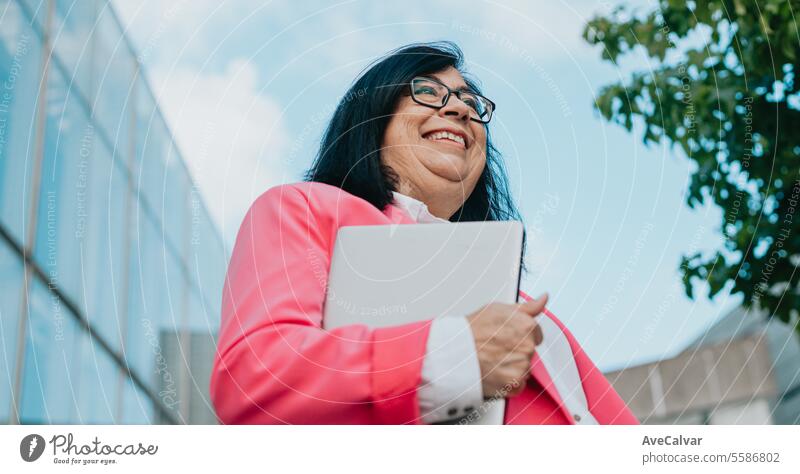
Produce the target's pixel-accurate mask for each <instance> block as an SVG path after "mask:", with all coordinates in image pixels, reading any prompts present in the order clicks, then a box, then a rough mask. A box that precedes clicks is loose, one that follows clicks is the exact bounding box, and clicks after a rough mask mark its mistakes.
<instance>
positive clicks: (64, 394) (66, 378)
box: [20, 278, 83, 424]
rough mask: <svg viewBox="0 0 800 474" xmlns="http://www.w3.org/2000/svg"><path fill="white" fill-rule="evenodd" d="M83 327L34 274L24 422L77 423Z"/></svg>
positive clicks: (23, 410)
mask: <svg viewBox="0 0 800 474" xmlns="http://www.w3.org/2000/svg"><path fill="white" fill-rule="evenodd" d="M82 337H83V331H82V330H81V329H80V328H79V327H78V325H77V323H76V321H75V318H74V317H73V316H72V315H71V314H70V313H69V312H68V310H67V309H66V308H65V307H64V306H63V305H62V304H61V303H60V301H59V300H58V299H56V298H55V297H54V296H53V294H52V293H50V291H49V290H48V289H47V287H46V286H45V285H44V284H43V283H42V282H41V281H39V280H38V278H34V279H33V281H32V285H31V288H30V297H29V299H28V327H27V333H26V338H25V342H26V346H25V368H24V374H23V380H22V398H21V400H20V421H22V422H23V423H48V424H58V423H73V422H75V421H76V406H77V402H76V400H77V397H78V390H77V388H78V386H79V381H80V372H79V371H78V370H76V368H77V367H78V364H79V363H80V360H81V357H80V353H79V347H80V340H81V339H82Z"/></svg>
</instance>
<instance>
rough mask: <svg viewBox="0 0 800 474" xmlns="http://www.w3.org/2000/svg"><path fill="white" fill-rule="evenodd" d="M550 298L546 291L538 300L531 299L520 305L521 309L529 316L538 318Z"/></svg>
mask: <svg viewBox="0 0 800 474" xmlns="http://www.w3.org/2000/svg"><path fill="white" fill-rule="evenodd" d="M548 297H549V295H548V294H547V292H546V291H545V292H544V293H542V294H541V295H540V296H539V297H538V298H536V299H531V300H528V301H525V302H524V303H520V304H519V309H520V310H522V311H523V312H525V313H527V314H530V315H531V316H536V315H537V314H539V313H541V312H542V310H543V309H544V306H545V305H546V304H547V298H548Z"/></svg>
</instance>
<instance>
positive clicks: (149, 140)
mask: <svg viewBox="0 0 800 474" xmlns="http://www.w3.org/2000/svg"><path fill="white" fill-rule="evenodd" d="M136 83H137V90H136V157H135V158H136V159H135V163H136V164H135V165H134V168H133V175H134V182H135V183H136V185H135V186H134V187H135V189H136V194H137V196H138V197H139V199H140V200H142V201H144V202H146V203H147V204H148V209H149V210H150V211H151V212H152V213H153V216H154V218H155V219H156V220H157V221H158V222H160V221H161V217H162V208H161V205H162V203H163V198H162V194H163V193H164V166H165V162H166V159H167V156H168V155H169V150H170V146H171V142H170V138H169V133H168V131H167V126H166V124H165V123H164V121H163V119H162V118H161V115H159V114H158V113H157V112H156V106H155V101H154V100H153V97H152V95H151V94H150V91H149V90H148V89H147V87H145V85H144V82H143V81H142V80H141V79H138V80H137V81H136Z"/></svg>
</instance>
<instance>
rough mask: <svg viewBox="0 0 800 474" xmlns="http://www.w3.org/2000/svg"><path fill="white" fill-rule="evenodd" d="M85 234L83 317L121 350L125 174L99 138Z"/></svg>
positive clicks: (91, 176)
mask: <svg viewBox="0 0 800 474" xmlns="http://www.w3.org/2000/svg"><path fill="white" fill-rule="evenodd" d="M89 180H90V185H89V188H90V191H89V206H88V212H87V214H88V216H87V221H86V222H87V224H86V229H87V235H86V243H85V249H86V250H85V251H84V254H83V259H84V260H83V265H84V266H83V271H84V275H85V278H86V297H87V298H88V301H87V302H86V318H87V319H88V320H89V322H90V323H91V324H92V326H93V327H95V328H96V329H97V330H98V332H99V334H100V336H101V337H103V338H104V339H105V340H106V341H108V343H109V344H110V345H111V346H112V347H113V348H114V350H119V349H120V340H121V334H120V330H119V318H120V315H121V311H120V305H121V303H122V301H124V300H123V293H122V289H123V283H124V278H123V273H122V270H123V268H124V259H125V258H126V253H125V248H124V246H125V238H124V230H125V216H126V213H127V210H126V209H125V196H126V195H127V194H128V189H127V185H126V182H125V177H124V176H123V175H122V174H121V173H120V170H119V169H118V168H117V167H116V166H113V164H112V162H111V155H110V153H109V151H108V149H107V148H106V147H105V145H104V144H103V143H102V141H100V140H98V141H97V142H96V146H95V147H94V154H93V156H92V159H91V172H90V174H89Z"/></svg>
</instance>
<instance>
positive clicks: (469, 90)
mask: <svg viewBox="0 0 800 474" xmlns="http://www.w3.org/2000/svg"><path fill="white" fill-rule="evenodd" d="M428 77H431V78H433V79H436V80H437V81H439V82H441V83H442V84H444V81H443V80H442V79H441V78H440V77H437V76H434V75H433V74H431V75H429V76H428ZM444 85H446V86H447V84H444ZM447 87H450V86H447ZM450 88H451V89H453V90H454V91H464V92H475V91H474V90H472V88H470V87H469V86H468V85H466V84H464V85H463V86H458V87H455V88H453V87H450Z"/></svg>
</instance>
